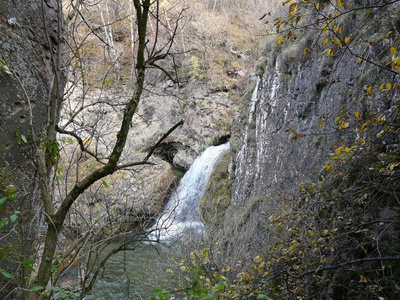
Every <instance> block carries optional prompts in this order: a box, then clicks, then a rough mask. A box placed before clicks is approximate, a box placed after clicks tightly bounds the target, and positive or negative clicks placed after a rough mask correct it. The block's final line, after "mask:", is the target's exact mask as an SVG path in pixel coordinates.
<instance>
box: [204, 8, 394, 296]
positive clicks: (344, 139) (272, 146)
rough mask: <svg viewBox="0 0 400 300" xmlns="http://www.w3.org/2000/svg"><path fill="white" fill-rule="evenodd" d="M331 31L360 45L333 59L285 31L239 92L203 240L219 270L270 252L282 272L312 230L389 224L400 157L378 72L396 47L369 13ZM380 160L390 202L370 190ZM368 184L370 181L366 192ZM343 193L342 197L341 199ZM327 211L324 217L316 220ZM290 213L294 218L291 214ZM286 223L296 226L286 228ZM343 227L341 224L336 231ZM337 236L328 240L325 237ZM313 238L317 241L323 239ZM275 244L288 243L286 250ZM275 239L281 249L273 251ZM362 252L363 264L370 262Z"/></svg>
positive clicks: (309, 39) (312, 39)
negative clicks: (219, 206)
mask: <svg viewBox="0 0 400 300" xmlns="http://www.w3.org/2000/svg"><path fill="white" fill-rule="evenodd" d="M356 4H359V5H361V4H363V3H361V4H360V3H356ZM329 12H330V11H326V13H327V14H328V13H329ZM371 16H372V19H373V22H376V24H386V26H387V27H386V28H385V29H384V30H383V29H382V28H378V27H379V26H376V27H372V26H370V27H368V28H366V27H363V25H362V24H365V22H371ZM363 22H364V23H363ZM338 23H339V25H337V26H340V28H341V29H340V31H341V34H342V36H343V39H344V37H346V36H352V35H353V34H354V28H361V29H360V31H359V32H358V34H359V36H358V37H357V41H358V40H360V41H359V42H357V43H356V44H355V45H354V47H353V45H351V51H346V49H345V47H343V48H340V47H339V46H338V48H335V53H334V54H333V51H332V52H329V47H327V49H324V47H323V46H322V47H321V44H322V43H323V42H324V38H325V36H324V35H323V33H324V32H323V31H322V34H320V35H318V34H315V32H314V31H309V32H308V31H301V30H299V31H298V32H297V34H296V33H295V31H294V34H295V35H296V36H295V37H294V38H293V37H292V38H289V39H286V38H285V40H284V41H283V43H282V44H281V42H278V43H277V42H276V38H275V37H274V38H270V39H268V40H267V42H266V45H265V47H264V52H263V53H264V54H263V58H262V59H261V60H260V63H259V65H258V67H257V72H256V75H255V76H254V77H255V78H253V80H251V81H250V83H249V86H250V87H251V88H253V87H254V89H253V90H252V91H251V88H249V92H248V93H247V94H246V95H245V96H244V104H243V107H242V109H241V112H240V115H239V116H238V118H237V120H236V122H235V124H234V126H233V129H232V138H231V159H232V160H231V165H230V176H231V178H232V190H231V192H232V200H231V202H230V205H229V207H228V208H227V210H226V211H225V221H224V225H223V226H221V227H220V228H219V230H218V232H217V233H215V232H212V233H211V234H209V238H211V239H214V240H217V241H218V242H219V243H220V244H221V248H222V249H223V251H224V252H223V253H224V257H223V258H221V259H222V260H224V261H225V262H226V261H228V260H229V259H231V260H235V259H241V258H243V257H246V256H248V255H249V253H253V255H256V253H265V252H266V253H269V252H268V251H269V250H271V249H274V250H273V251H271V252H270V253H269V254H266V255H265V257H268V255H269V257H274V255H275V254H271V253H273V252H274V251H275V253H277V252H279V251H283V253H284V255H283V257H281V258H282V261H285V260H286V261H288V262H289V265H291V264H294V262H292V261H290V255H292V254H291V253H292V252H294V253H293V256H296V257H294V261H295V262H296V263H298V260H299V259H300V258H299V257H300V256H301V255H304V251H305V250H304V247H308V245H307V244H306V242H304V244H303V245H302V247H303V248H299V249H303V251H300V250H298V249H297V250H293V249H296V247H295V246H293V245H297V244H296V243H300V244H301V242H300V241H301V240H302V239H303V241H304V240H305V239H306V236H307V230H311V232H310V233H309V235H310V236H312V235H314V231H313V230H315V229H314V227H315V223H312V222H314V221H315V222H321V224H324V226H333V228H335V227H334V226H336V227H337V228H339V230H341V229H343V228H347V230H348V228H350V227H346V225H345V224H344V223H345V222H348V223H347V226H350V225H348V224H353V223H354V221H355V219H356V218H357V221H358V222H360V223H358V225H359V224H361V223H362V224H363V223H364V222H365V223H367V222H369V221H371V220H376V219H380V218H383V219H385V218H398V213H399V209H398V203H397V204H396V200H395V199H396V196H394V195H396V193H398V189H397V188H395V184H394V183H393V178H397V177H396V176H397V175H396V174H398V173H395V172H396V167H395V166H397V165H396V161H398V158H399V153H400V149H399V126H398V106H397V103H398V89H397V88H394V87H395V86H396V84H397V74H395V72H392V71H391V70H390V69H391V68H392V66H390V64H389V65H385V62H386V61H388V62H390V60H391V56H390V55H388V54H389V53H390V48H391V47H392V48H393V47H396V39H395V36H396V35H397V32H396V31H395V30H396V29H395V28H394V27H393V26H392V25H387V24H388V23H389V21H388V20H387V19H384V18H383V17H382V16H381V15H379V14H378V13H377V15H373V12H372V11H367V12H365V11H364V13H360V12H359V11H355V12H354V13H353V14H348V15H346V16H344V17H343V19H341V20H340V21H338ZM357 26H359V27H357ZM391 30H392V31H391ZM389 31H391V33H393V32H396V35H395V36H394V39H388V38H385V36H386V35H387V32H389ZM320 32H321V31H320ZM386 37H387V36H386ZM363 40H364V41H363ZM328 41H329V40H328ZM347 41H348V40H347ZM332 49H333V48H332ZM393 52H394V51H393V49H392V54H393ZM354 53H357V55H359V56H360V57H363V59H360V58H358V57H357V55H354ZM385 55H387V56H386V57H385ZM365 60H367V61H365ZM370 62H376V63H375V64H373V63H370ZM387 68H389V70H388V69H387ZM387 83H389V85H387ZM385 124H386V125H385ZM366 127H368V130H365V128H366ZM388 128H390V130H388ZM344 152H345V153H344ZM344 156H346V158H343V157H344ZM383 157H386V158H383ZM388 157H392V158H393V159H394V160H393V161H392V166H393V168H392V172H393V173H391V174H390V176H393V177H392V179H390V178H386V179H382V182H384V181H383V180H387V183H385V184H383V185H386V184H387V186H390V189H391V188H393V193H390V194H389V193H388V194H387V195H386V194H385V195H384V196H382V194H381V196H379V197H378V196H376V195H377V194H374V193H375V191H373V190H374V189H375V187H378V185H377V184H376V182H378V181H380V180H381V179H379V180H378V179H377V178H380V176H381V174H383V173H384V172H385V171H384V170H386V169H387V168H389V167H388V166H390V164H389V163H388V162H387V161H388V159H387V158H388ZM385 159H386V162H385ZM396 159H397V160H396ZM376 163H379V164H380V165H379V166H380V167H378V169H376V167H374V166H375V165H374V164H376ZM379 168H380V169H379ZM385 168H386V169H385ZM379 170H380V172H378V171H379ZM369 172H371V173H369ZM373 172H375V173H373ZM397 172H398V171H397ZM367 174H368V175H367ZM212 176H213V175H212ZM373 176H376V177H375V179H376V180H374V183H373V184H374V185H372V183H371V182H372V180H371V178H373ZM367 177H368V178H367ZM360 178H362V179H360ZM370 180H371V181H370ZM370 184H371V185H370ZM375 184H376V185H375ZM381 184H382V183H381ZM355 185H357V186H358V188H359V190H361V189H363V186H364V185H369V188H370V190H368V191H367V189H364V190H363V192H356V191H355V190H356V187H355ZM372 186H374V187H373V188H372ZM228 188H229V187H228ZM324 188H326V190H324ZM209 189H211V187H209ZM321 189H322V190H321ZM346 189H347V191H350V190H351V191H352V193H350V192H345V191H344V190H346ZM377 189H381V188H377ZM381 192H382V190H381ZM338 195H340V196H338ZM354 195H357V197H358V198H357V199H358V200H356V197H355V196H354ZM208 196H209V198H210V199H212V196H210V195H208ZM363 197H364V200H360V198H363ZM345 198H346V199H347V200H344V199H345ZM310 199H315V200H310ZM350 199H352V200H350ZM366 199H368V200H366ZM202 201H203V202H204V201H207V199H203V200H202ZM310 201H311V202H310ZM312 201H315V202H312ZM345 201H349V202H351V201H354V202H356V201H358V202H357V203H358V205H359V206H357V205H356V207H355V208H354V204H349V203H348V202H345ZM215 202H216V201H215V199H213V200H212V201H211V200H210V203H215ZM324 202H325V203H328V204H325V203H324ZM367 202H368V204H366V203H367ZM310 203H312V204H310ZM360 203H361V204H360ZM328 207H329V213H325V211H328ZM298 211H301V213H299V214H297V215H296V213H293V212H298ZM218 213H219V214H220V213H221V212H218ZM347 213H348V215H346V214H347ZM349 215H351V217H349ZM287 216H290V217H287ZM296 216H297V217H298V218H299V221H296V220H294V219H291V218H297V217H296ZM332 218H333V219H332ZM335 218H336V219H335ZM343 218H344V219H346V218H347V219H346V221H345V222H344V221H343V222H342V219H343ZM311 219H312V220H313V221H312V222H311V221H309V220H311ZM284 220H288V222H287V223H285V221H284ZM316 220H317V221H316ZM292 221H293V224H295V225H293V227H291V226H292V225H290V224H292V223H291V222H292ZM308 222H309V223H308ZM324 222H325V223H324ZM304 224H306V225H304ZM307 224H308V225H307ZM328 224H329V225H328ZM358 225H354V226H358ZM302 226H304V227H305V229H304V231H303V229H302ZM307 226H309V227H307ZM321 226H322V225H321ZM351 226H353V225H351ZM337 228H335V229H333V230H332V232H333V233H332V235H334V234H336V232H337V230H338V229H337ZM209 229H210V230H211V226H209ZM343 230H344V229H343ZM374 230H377V229H376V228H375V229H374ZM293 231H295V232H297V233H296V235H295V234H293ZM300 232H302V233H301V234H300ZM321 232H322V236H323V235H324V233H326V232H329V231H326V232H325V231H323V230H322V231H321ZM377 232H379V230H377ZM396 232H397V233H396ZM285 234H287V235H288V236H289V237H291V240H290V241H289V242H288V246H287V248H285V246H284V237H283V236H284V235H285ZM382 234H383V233H382ZM377 235H379V233H377ZM391 235H392V236H391V237H390V236H389V237H387V238H388V240H387V242H388V244H390V245H392V246H394V245H395V244H396V242H395V240H393V236H397V235H398V231H396V230H394V231H393V232H391ZM279 239H281V240H280V243H282V244H281V245H280V246H278V247H277V248H276V249H275V248H273V247H272V245H273V244H274V243H275V242H276V241H278V243H279ZM296 239H297V240H296ZM289 243H291V244H289ZM289 246H290V247H289ZM336 246H337V245H336ZM336 246H332V248H331V249H332V250H331V251H332V252H333V251H337V249H336V248H335V247H336ZM342 246H343V245H342ZM342 246H341V247H342ZM299 247H300V246H299ZM360 247H361V246H360ZM372 248H373V247H371V249H372ZM268 249H269V250H268ZM282 249H283V250H282ZM289 249H292V250H289ZM319 249H321V248H319ZM328 249H329V247H328ZM355 249H356V247H355V248H353V249H352V250H349V252H348V253H346V254H343V256H340V255H342V254H341V253H340V251H339V252H338V253H339V254H338V253H337V252H335V255H336V256H335V258H332V259H331V261H330V262H331V263H333V262H334V261H336V262H338V261H340V259H350V258H354V257H360V256H357V255H358V254H357V255H355V254H354V253H358V252H357V251H358V250H355ZM264 251H265V252H264ZM296 251H297V252H296ZM299 251H300V254H299ZM351 251H353V252H351ZM365 251H366V253H367V254H364V255H366V256H369V255H373V253H374V251H373V250H368V251H371V252H368V251H367V250H365ZM281 253H282V252H281ZM305 253H307V251H306V252H305ZM350 253H351V254H350ZM389 253H390V250H389ZM392 254H393V253H392ZM276 255H278V254H276ZM281 255H282V254H281ZM306 255H310V253H308V254H306ZM352 255H355V256H352ZM228 256H229V258H228ZM326 256H327V257H329V255H328V254H327V255H326ZM253 257H254V256H253ZM338 257H340V259H339V258H338ZM278 262H279V260H278ZM328 262H329V259H328ZM271 264H272V263H271ZM279 264H280V263H279ZM272 265H273V264H272ZM277 265H278V263H277ZM271 269H273V268H272V267H271V268H270V269H269V272H271ZM303 292H304V291H303ZM330 292H332V293H333V294H330V296H329V297H334V296H332V295H336V296H337V295H339V294H335V293H336V292H337V291H336V290H335V288H334V287H333V288H332V290H331V291H330ZM338 293H339V292H338ZM303 295H304V294H303ZM340 295H342V296H343V294H340ZM336 296H335V297H336ZM337 297H339V296H337ZM278 298H279V297H278Z"/></svg>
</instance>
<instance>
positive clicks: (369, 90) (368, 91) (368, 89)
mask: <svg viewBox="0 0 400 300" xmlns="http://www.w3.org/2000/svg"><path fill="white" fill-rule="evenodd" d="M367 94H368V95H369V96H371V94H372V86H369V87H368V88H367Z"/></svg>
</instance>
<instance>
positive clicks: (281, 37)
mask: <svg viewBox="0 0 400 300" xmlns="http://www.w3.org/2000/svg"><path fill="white" fill-rule="evenodd" d="M282 41H283V35H280V36H279V37H278V42H277V43H278V45H280V44H282Z"/></svg>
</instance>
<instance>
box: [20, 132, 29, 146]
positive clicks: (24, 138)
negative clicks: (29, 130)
mask: <svg viewBox="0 0 400 300" xmlns="http://www.w3.org/2000/svg"><path fill="white" fill-rule="evenodd" d="M21 140H23V141H24V143H25V144H27V143H28V140H27V139H26V136H24V135H23V134H21Z"/></svg>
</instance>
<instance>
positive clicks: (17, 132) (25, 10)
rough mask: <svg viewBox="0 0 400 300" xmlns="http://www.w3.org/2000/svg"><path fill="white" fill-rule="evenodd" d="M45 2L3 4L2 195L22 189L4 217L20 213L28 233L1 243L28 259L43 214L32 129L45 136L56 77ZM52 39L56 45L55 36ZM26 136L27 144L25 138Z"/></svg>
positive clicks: (9, 285) (51, 14)
mask: <svg viewBox="0 0 400 300" xmlns="http://www.w3.org/2000/svg"><path fill="white" fill-rule="evenodd" d="M53 2H54V3H53ZM40 3H41V1H38V0H17V1H1V2H0V32H1V35H0V57H1V58H2V59H3V60H4V62H5V63H6V65H7V66H8V68H9V69H10V70H11V74H7V73H5V72H1V71H0V141H1V143H0V193H2V194H3V192H4V189H5V187H6V186H7V185H14V186H15V187H16V188H17V199H16V200H14V201H13V202H9V203H8V204H7V205H6V206H5V207H3V209H2V210H1V211H0V215H1V217H2V216H9V215H10V214H11V213H12V212H14V211H15V210H19V211H21V212H22V214H21V215H20V216H19V218H20V220H22V223H21V224H24V225H23V228H24V234H25V236H24V241H23V240H22V239H20V238H21V236H20V235H13V236H12V237H9V238H8V239H3V238H2V239H1V242H0V243H1V244H2V247H3V246H5V245H7V244H8V243H12V245H13V247H14V248H15V250H16V251H17V252H16V253H21V251H22V249H24V251H25V257H24V258H29V256H30V254H31V253H32V250H33V249H32V246H34V240H35V237H36V234H37V224H38V216H39V214H38V208H39V200H38V188H37V181H36V168H35V166H34V162H33V160H32V158H33V154H34V153H33V152H32V150H33V148H34V147H32V144H31V143H32V131H34V133H35V134H36V135H37V136H40V135H41V133H42V130H43V128H44V127H45V126H46V124H47V122H48V119H47V113H48V108H47V107H48V104H49V93H50V90H51V86H52V80H53V77H54V74H53V71H52V68H51V64H50V51H53V50H51V49H50V47H49V46H48V43H47V39H46V34H45V31H44V30H43V28H44V27H43V20H42V13H41V4H40ZM46 3H47V4H46ZM44 6H45V7H44V8H45V20H46V23H47V26H48V29H47V31H48V34H49V36H50V37H54V36H55V37H56V36H57V35H56V33H57V31H56V29H57V27H56V26H54V25H55V24H56V22H57V13H56V11H55V7H56V4H55V1H44ZM51 40H52V43H53V46H54V47H56V46H57V44H56V40H55V39H54V38H52V39H51ZM22 135H23V136H24V137H26V140H27V142H25V141H24V139H25V138H23V139H21V137H22ZM27 220H29V222H28V221H27ZM3 229H4V230H6V231H7V230H8V229H9V228H8V227H5V228H3ZM3 234H4V232H2V233H1V236H2V237H3ZM1 268H4V269H6V270H11V271H15V266H12V265H11V263H9V264H8V265H7V264H6V263H5V264H4V265H3V264H2V266H1ZM13 268H14V269H13ZM4 280H5V278H4V277H3V276H1V277H0V281H1V286H3V284H4V286H5V288H3V289H2V290H1V292H0V298H3V297H1V296H5V295H7V294H8V293H9V292H10V291H11V290H12V289H13V288H14V283H13V282H11V281H9V280H7V281H4Z"/></svg>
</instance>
